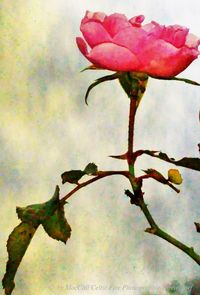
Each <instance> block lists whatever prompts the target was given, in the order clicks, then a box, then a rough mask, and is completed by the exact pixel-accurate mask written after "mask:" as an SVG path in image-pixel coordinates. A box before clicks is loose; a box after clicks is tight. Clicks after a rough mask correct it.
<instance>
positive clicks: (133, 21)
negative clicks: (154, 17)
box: [129, 15, 145, 27]
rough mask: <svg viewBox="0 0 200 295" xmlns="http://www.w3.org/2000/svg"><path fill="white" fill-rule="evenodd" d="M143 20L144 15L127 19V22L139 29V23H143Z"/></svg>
mask: <svg viewBox="0 0 200 295" xmlns="http://www.w3.org/2000/svg"><path fill="white" fill-rule="evenodd" d="M144 19H145V16H144V15H138V16H134V17H132V18H131V19H129V22H130V23H131V25H132V26H134V27H141V23H142V22H143V21H144Z"/></svg>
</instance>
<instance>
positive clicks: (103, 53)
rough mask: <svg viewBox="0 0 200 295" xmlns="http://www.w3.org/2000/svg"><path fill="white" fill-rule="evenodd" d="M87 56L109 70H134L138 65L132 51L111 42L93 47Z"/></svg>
mask: <svg viewBox="0 0 200 295" xmlns="http://www.w3.org/2000/svg"><path fill="white" fill-rule="evenodd" d="M87 58H88V59H89V60H90V61H91V62H92V63H93V64H94V65H97V66H98V67H101V68H104V69H108V70H111V71H136V70H137V69H138V66H139V62H138V60H137V57H136V56H135V55H134V54H133V53H132V52H130V51H129V50H128V49H126V48H124V47H120V46H118V45H115V44H112V43H103V44H100V45H98V46H96V47H94V48H93V49H92V50H91V52H90V53H89V54H88V55H87Z"/></svg>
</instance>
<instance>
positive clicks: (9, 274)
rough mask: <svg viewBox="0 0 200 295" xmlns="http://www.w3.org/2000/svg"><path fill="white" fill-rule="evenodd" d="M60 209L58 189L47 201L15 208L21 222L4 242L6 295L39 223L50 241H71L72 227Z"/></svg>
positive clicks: (10, 289)
mask: <svg viewBox="0 0 200 295" xmlns="http://www.w3.org/2000/svg"><path fill="white" fill-rule="evenodd" d="M63 206H64V205H61V204H60V200H59V187H58V186H56V190H55V193H54V195H53V197H52V198H51V199H50V200H49V201H47V202H45V203H41V204H33V205H29V206H27V207H23V208H20V207H17V209H16V211H17V215H18V217H19V219H21V221H22V222H21V223H20V224H19V225H18V226H17V227H15V228H14V230H13V231H12V233H11V234H10V236H9V238H8V242H7V251H8V262H7V265H6V273H5V275H4V278H3V281H2V284H3V288H4V289H5V293H6V295H10V294H11V293H12V291H13V289H14V287H15V283H14V277H15V274H16V272H17V269H18V267H19V265H20V262H21V260H22V258H23V256H24V254H25V252H26V250H27V248H28V245H29V244H30V241H31V239H32V237H33V235H34V234H35V232H36V230H37V228H38V226H39V225H40V224H42V226H43V228H44V230H45V231H46V233H47V234H48V235H49V236H50V237H51V238H53V239H56V240H58V241H62V242H64V243H66V242H67V240H68V239H69V238H70V235H71V227H70V225H69V224H68V222H67V220H66V218H65V213H64V207H63Z"/></svg>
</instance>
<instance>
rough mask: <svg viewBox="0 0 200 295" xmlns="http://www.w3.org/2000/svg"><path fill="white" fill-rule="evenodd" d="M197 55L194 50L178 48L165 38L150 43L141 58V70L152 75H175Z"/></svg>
mask: <svg viewBox="0 0 200 295" xmlns="http://www.w3.org/2000/svg"><path fill="white" fill-rule="evenodd" d="M196 57H197V55H196V52H194V50H190V49H187V48H186V47H184V48H182V49H177V48H176V47H174V46H173V45H171V44H170V43H168V42H165V41H164V40H157V41H155V42H152V44H149V46H147V47H146V48H145V49H144V51H143V52H141V54H140V56H139V59H140V61H141V62H142V64H143V66H141V68H140V71H142V72H145V73H147V74H149V75H152V76H158V77H173V76H176V75H177V74H179V73H180V72H181V71H183V70H184V69H185V68H186V67H187V66H188V65H189V64H190V63H191V62H192V61H193V60H194V59H195V58H196Z"/></svg>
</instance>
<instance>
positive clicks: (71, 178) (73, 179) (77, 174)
mask: <svg viewBox="0 0 200 295" xmlns="http://www.w3.org/2000/svg"><path fill="white" fill-rule="evenodd" d="M97 171H98V170H97V165H96V164H94V163H89V164H88V165H87V166H86V167H85V169H84V170H70V171H66V172H64V173H63V174H61V178H62V183H63V184H64V183H65V182H69V183H75V184H77V185H78V184H79V183H78V181H79V180H80V179H81V178H82V177H83V176H84V175H86V174H87V175H95V174H96V173H97Z"/></svg>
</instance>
